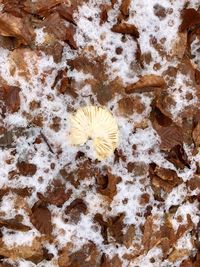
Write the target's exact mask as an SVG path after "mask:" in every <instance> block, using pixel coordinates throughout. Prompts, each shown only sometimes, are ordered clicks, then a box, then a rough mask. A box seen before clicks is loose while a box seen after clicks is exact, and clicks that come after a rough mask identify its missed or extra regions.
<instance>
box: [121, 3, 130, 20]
mask: <svg viewBox="0 0 200 267" xmlns="http://www.w3.org/2000/svg"><path fill="white" fill-rule="evenodd" d="M130 3H131V0H122V3H121V6H120V8H119V9H120V11H121V13H122V15H123V16H125V17H126V16H128V15H129V6H130Z"/></svg>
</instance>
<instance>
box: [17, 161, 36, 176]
mask: <svg viewBox="0 0 200 267" xmlns="http://www.w3.org/2000/svg"><path fill="white" fill-rule="evenodd" d="M17 168H18V170H19V173H20V174H21V175H24V176H33V175H34V174H35V173H36V171H37V166H36V165H35V164H32V163H28V162H25V161H21V162H18V163H17Z"/></svg>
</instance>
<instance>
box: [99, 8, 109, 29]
mask: <svg viewBox="0 0 200 267" xmlns="http://www.w3.org/2000/svg"><path fill="white" fill-rule="evenodd" d="M110 9H111V6H110V5H100V10H101V12H100V25H102V24H104V23H105V22H106V21H107V19H108V11H109V10H110Z"/></svg>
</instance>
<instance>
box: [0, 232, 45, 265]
mask: <svg viewBox="0 0 200 267" xmlns="http://www.w3.org/2000/svg"><path fill="white" fill-rule="evenodd" d="M41 241H42V240H41V239H40V238H37V237H36V238H34V239H33V241H32V244H31V245H30V246H27V245H26V246H25V245H20V246H13V247H7V246H6V245H5V244H4V243H3V242H2V241H1V240H0V255H1V256H3V257H6V258H10V259H11V260H17V259H20V258H22V259H27V260H30V261H31V260H33V262H34V261H35V262H36V263H38V262H40V261H41V260H42V258H43V252H42V245H41Z"/></svg>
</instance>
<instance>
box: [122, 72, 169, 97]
mask: <svg viewBox="0 0 200 267" xmlns="http://www.w3.org/2000/svg"><path fill="white" fill-rule="evenodd" d="M165 86H166V83H165V80H164V79H163V77H161V76H157V75H154V74H150V75H144V76H143V77H141V78H140V79H139V81H137V82H136V83H133V84H130V85H128V86H127V87H126V88H125V92H126V93H127V94H131V93H138V92H149V91H152V90H153V91H154V90H160V89H163V88H164V87H165Z"/></svg>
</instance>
